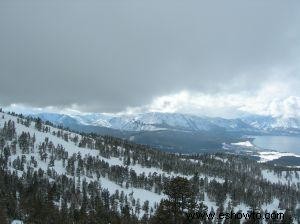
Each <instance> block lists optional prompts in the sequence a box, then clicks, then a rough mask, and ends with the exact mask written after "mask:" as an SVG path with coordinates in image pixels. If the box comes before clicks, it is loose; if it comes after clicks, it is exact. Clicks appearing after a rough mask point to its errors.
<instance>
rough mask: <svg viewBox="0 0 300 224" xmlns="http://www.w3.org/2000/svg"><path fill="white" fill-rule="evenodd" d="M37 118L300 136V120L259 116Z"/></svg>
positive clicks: (131, 128)
mask: <svg viewBox="0 0 300 224" xmlns="http://www.w3.org/2000/svg"><path fill="white" fill-rule="evenodd" d="M35 116H39V117H41V118H42V119H43V120H48V121H51V122H53V123H54V124H62V125H64V126H69V125H72V124H80V125H93V126H98V127H105V128H111V129H116V130H120V131H158V130H181V131H192V132H197V131H212V130H224V131H228V132H244V133H271V134H272V133H276V134H281V133H282V134H300V118H282V117H276V118H275V117H270V116H259V115H249V116H244V117H241V118H237V119H224V118H218V117H215V118H212V117H199V116H195V115H189V114H179V113H158V112H152V113H141V114H132V115H119V114H118V115H116V114H101V113H90V114H77V115H64V114H52V113H41V114H37V115H35Z"/></svg>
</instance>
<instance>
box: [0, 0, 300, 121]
mask: <svg viewBox="0 0 300 224" xmlns="http://www.w3.org/2000/svg"><path fill="white" fill-rule="evenodd" d="M299 11H300V1H296V0H295V1H293V0H291V1H288V2H284V1H281V0H274V1H272V2H271V1H268V0H262V1H240V0H229V1H199V0H197V1H196V0H195V1H194V0H192V1H189V2H183V1H176V0H175V1H174V0H172V1H171V0H162V1H158V0H154V1H143V0H130V1H126V2H116V1H102V0H97V1H96V0H86V1H76V0H75V1H73V0H72V1H71V0H66V1H58V0H53V1H38V2H37V1H34V0H28V1H21V0H19V1H18V0H17V1H6V0H4V1H1V2H0V30H1V37H0V49H1V50H0V104H1V105H2V106H9V105H11V104H16V105H28V106H30V107H35V108H48V109H49V108H59V109H60V110H64V109H65V108H69V109H71V110H79V111H84V112H89V111H91V112H110V113H118V112H120V111H126V110H127V111H130V110H149V111H152V110H153V111H155V110H157V111H159V110H161V111H183V112H190V111H194V112H195V113H201V114H208V115H209V114H214V113H213V112H214V111H215V110H211V109H205V108H212V107H213V106H215V107H216V108H218V110H220V111H223V112H222V113H224V115H228V114H231V113H233V112H234V113H236V111H237V112H241V111H242V112H243V111H249V112H255V113H266V114H272V115H276V114H279V115H282V114H284V115H285V116H291V115H293V114H295V113H296V112H295V111H297V109H298V97H299V96H300V88H299V86H300V85H299V82H300V75H299V74H300V69H299V65H300V29H299V21H300V13H299ZM273 83H284V86H285V87H284V88H287V89H289V91H284V92H282V93H281V95H280V94H279V93H280V92H281V91H279V90H277V91H276V97H273V96H270V94H269V95H268V93H266V94H267V96H264V94H265V93H264V92H261V91H264V89H267V86H271V85H273ZM276 85H277V84H276ZM271 92H272V91H271ZM272 94H273V93H272ZM265 98H266V99H265ZM224 105H226V107H225V106H224ZM137 108H140V109H137ZM52 110H54V109H52ZM206 111H207V112H206ZM262 111H264V112H262ZM234 113H233V114H234ZM220 114H221V113H220Z"/></svg>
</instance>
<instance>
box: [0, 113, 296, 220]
mask: <svg viewBox="0 0 300 224" xmlns="http://www.w3.org/2000/svg"><path fill="white" fill-rule="evenodd" d="M0 150H1V151H0V152H1V157H0V167H1V168H0V174H1V175H0V184H1V188H0V193H1V194H0V195H1V198H2V199H1V200H0V217H1V218H0V223H5V222H4V221H3V220H10V221H11V220H14V219H18V220H21V221H23V222H24V223H39V222H38V221H37V220H45V219H46V218H47V220H48V221H45V223H73V222H74V221H75V220H76V221H75V223H86V220H90V222H88V223H120V222H121V223H139V222H141V223H155V221H154V220H157V217H158V216H159V215H160V214H161V213H158V212H157V210H159V211H161V209H162V207H161V206H162V205H161V204H160V202H161V201H162V200H168V198H169V197H170V195H169V194H167V192H168V191H166V186H168V185H167V184H168V183H170V182H171V181H172V180H173V179H174V178H175V177H178V176H180V177H182V178H184V179H185V180H187V181H188V183H189V184H190V186H193V187H192V188H191V189H190V191H191V192H193V195H194V198H193V200H194V202H195V205H200V204H201V205H202V207H203V206H204V207H205V208H206V209H207V211H208V212H211V211H213V212H220V211H230V210H234V211H236V212H237V211H239V210H241V211H244V212H247V211H248V210H253V209H256V210H259V211H263V212H265V211H269V212H272V211H273V210H276V211H277V212H285V211H286V210H288V211H289V212H291V214H293V215H294V218H297V217H298V218H299V211H300V185H299V174H300V171H299V170H298V169H297V168H287V167H279V166H274V165H272V164H264V163H257V162H256V161H254V160H251V159H248V158H245V157H241V156H235V155H231V154H222V153H217V154H202V155H181V154H173V153H166V152H163V151H159V150H155V149H151V148H149V147H147V146H144V145H139V144H135V143H132V142H128V141H125V140H121V139H118V138H114V137H109V136H99V135H96V134H83V133H81V134H79V133H75V132H71V131H69V130H65V129H62V128H58V127H54V126H53V125H52V124H51V123H50V122H42V121H41V120H40V119H32V118H26V117H23V116H17V115H14V114H6V113H2V112H1V113H0ZM282 192H285V193H284V194H282ZM195 205H194V207H192V208H189V209H190V210H195V209H196V208H198V207H195ZM50 220H52V221H50ZM165 223H167V222H165Z"/></svg>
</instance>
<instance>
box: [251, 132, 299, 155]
mask: <svg viewBox="0 0 300 224" xmlns="http://www.w3.org/2000/svg"><path fill="white" fill-rule="evenodd" d="M254 138H255V139H254V141H253V143H254V144H255V145H257V146H259V147H261V148H264V149H273V150H276V151H280V152H292V153H297V154H300V137H293V136H254Z"/></svg>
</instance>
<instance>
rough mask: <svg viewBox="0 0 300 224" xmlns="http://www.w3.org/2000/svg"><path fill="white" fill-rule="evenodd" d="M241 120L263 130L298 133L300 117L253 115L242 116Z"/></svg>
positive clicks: (299, 131) (299, 130)
mask: <svg viewBox="0 0 300 224" xmlns="http://www.w3.org/2000/svg"><path fill="white" fill-rule="evenodd" d="M241 120H242V121H243V122H245V123H247V124H249V125H251V126H252V127H254V128H256V129H258V130H261V131H264V132H279V133H280V132H282V133H286V134H288V133H290V134H299V133H300V118H291V117H289V118H285V117H270V116H257V115H253V116H247V117H243V118H242V119H241Z"/></svg>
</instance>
